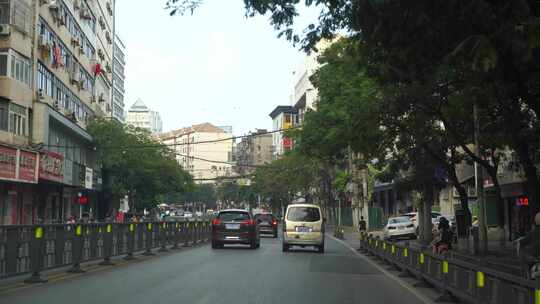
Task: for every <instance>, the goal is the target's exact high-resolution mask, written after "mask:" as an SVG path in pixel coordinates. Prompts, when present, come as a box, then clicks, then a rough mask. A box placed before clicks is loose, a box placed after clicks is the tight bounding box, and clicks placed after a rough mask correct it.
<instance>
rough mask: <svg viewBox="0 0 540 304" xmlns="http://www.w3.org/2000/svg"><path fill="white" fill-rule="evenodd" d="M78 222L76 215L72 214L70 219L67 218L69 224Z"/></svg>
mask: <svg viewBox="0 0 540 304" xmlns="http://www.w3.org/2000/svg"><path fill="white" fill-rule="evenodd" d="M76 222H77V219H76V218H75V215H71V216H70V217H69V219H68V220H67V223H68V224H69V225H73V224H75V223H76Z"/></svg>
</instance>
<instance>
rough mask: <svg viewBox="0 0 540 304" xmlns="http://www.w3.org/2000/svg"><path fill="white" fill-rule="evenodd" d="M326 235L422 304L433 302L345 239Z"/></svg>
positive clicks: (431, 303)
mask: <svg viewBox="0 0 540 304" xmlns="http://www.w3.org/2000/svg"><path fill="white" fill-rule="evenodd" d="M327 236H329V237H330V238H331V239H333V240H335V241H337V242H339V243H340V244H342V245H343V246H345V247H347V248H348V249H349V250H350V251H352V252H353V253H354V254H355V255H356V256H358V257H360V258H362V259H364V260H365V261H367V262H368V263H370V264H371V265H373V266H375V268H377V269H378V270H379V271H381V272H382V273H384V274H385V275H386V276H388V277H389V278H391V279H392V280H394V281H396V283H398V284H399V285H401V287H403V288H405V289H406V290H408V291H409V292H410V293H412V294H413V295H414V296H416V297H417V298H418V299H420V300H421V301H422V302H423V303H424V304H434V303H435V301H432V300H430V299H429V298H428V297H426V296H425V295H423V294H421V293H419V292H418V291H417V290H416V289H414V287H412V286H410V285H409V284H407V283H405V282H404V281H403V280H401V279H400V278H398V277H396V276H395V275H393V274H392V273H390V272H388V271H387V270H386V269H384V268H382V267H381V266H379V265H378V264H377V263H375V262H373V261H372V260H370V259H368V258H367V257H366V256H364V255H362V254H360V253H358V252H357V251H356V249H354V248H353V247H351V246H350V245H349V244H348V243H347V242H345V241H342V240H340V239H338V238H335V237H334V236H333V235H330V234H327Z"/></svg>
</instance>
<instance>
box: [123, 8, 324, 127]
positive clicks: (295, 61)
mask: <svg viewBox="0 0 540 304" xmlns="http://www.w3.org/2000/svg"><path fill="white" fill-rule="evenodd" d="M165 3H166V0H117V1H116V18H117V19H116V32H117V34H118V35H119V36H120V37H121V39H122V40H123V42H124V44H125V45H126V69H125V70H126V72H125V73H126V83H125V89H126V94H125V97H124V103H125V107H126V109H127V108H129V107H130V106H131V105H132V104H133V103H134V102H135V101H136V100H137V99H138V98H141V99H142V100H143V101H144V103H145V104H146V105H147V106H148V107H149V108H151V109H152V110H156V111H158V112H160V114H161V118H162V120H163V130H164V131H169V130H172V129H178V128H182V127H187V126H190V125H192V124H197V123H203V122H210V123H212V124H214V125H218V126H221V125H230V126H232V127H233V133H234V134H235V135H241V134H245V133H247V132H249V131H250V130H254V129H255V128H260V129H264V128H266V129H270V128H271V126H272V122H271V118H270V117H269V116H268V114H269V113H270V112H271V111H272V110H273V109H274V108H275V107H276V106H278V105H289V104H291V101H290V95H291V94H292V92H293V87H294V79H295V77H294V75H293V71H294V70H296V69H297V68H298V67H299V66H300V65H301V64H302V62H303V60H304V58H305V54H304V53H302V52H301V51H299V50H298V47H294V46H293V45H292V43H291V42H289V41H286V39H284V38H279V39H278V38H277V34H278V32H277V31H275V30H274V28H273V27H272V26H271V25H270V23H269V20H268V16H257V17H254V18H246V17H245V10H244V5H243V1H242V0H206V1H205V3H204V4H203V6H201V7H199V8H198V9H197V10H196V11H195V12H194V14H193V15H186V16H173V17H171V16H169V14H168V11H167V10H165V9H164V7H165ZM314 18H316V14H315V11H314V10H307V9H305V10H303V11H302V19H301V20H300V23H299V28H300V27H303V26H305V25H306V24H307V22H308V21H311V20H315V19H314Z"/></svg>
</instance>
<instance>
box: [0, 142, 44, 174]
mask: <svg viewBox="0 0 540 304" xmlns="http://www.w3.org/2000/svg"><path fill="white" fill-rule="evenodd" d="M37 168H38V154H37V153H36V152H30V151H23V150H20V149H16V148H11V147H7V146H2V145H0V179H6V180H11V181H16V182H25V183H34V184H35V183H37Z"/></svg>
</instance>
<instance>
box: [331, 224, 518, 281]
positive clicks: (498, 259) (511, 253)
mask: <svg viewBox="0 0 540 304" xmlns="http://www.w3.org/2000/svg"><path fill="white" fill-rule="evenodd" d="M333 228H334V227H332V228H331V229H329V230H330V231H332V232H333ZM342 229H343V237H344V239H343V241H345V242H346V243H347V244H349V245H350V246H352V247H353V248H358V247H359V246H360V241H359V234H358V232H357V231H355V230H354V229H353V227H342ZM368 234H369V235H371V236H372V237H379V238H380V239H383V232H382V231H369V232H368ZM402 242H409V246H411V247H413V248H418V249H419V248H423V247H425V246H423V245H422V244H421V243H420V242H419V241H418V240H403V241H398V243H402ZM469 243H470V245H469V246H470V248H472V246H473V245H472V239H471V240H469ZM512 245H513V244H512V243H510V242H507V243H506V247H504V248H501V246H500V243H499V241H498V240H494V241H489V242H488V254H487V255H485V256H480V255H473V254H471V252H470V251H468V250H467V248H459V246H457V244H455V245H454V249H452V250H451V251H450V255H451V257H452V258H454V259H458V260H461V261H463V262H467V263H472V264H486V265H488V266H489V267H492V268H493V269H496V270H498V271H501V272H506V273H509V274H513V275H518V276H521V275H522V273H521V272H522V270H521V267H520V261H519V259H518V258H517V255H516V251H515V249H514V248H512Z"/></svg>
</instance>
